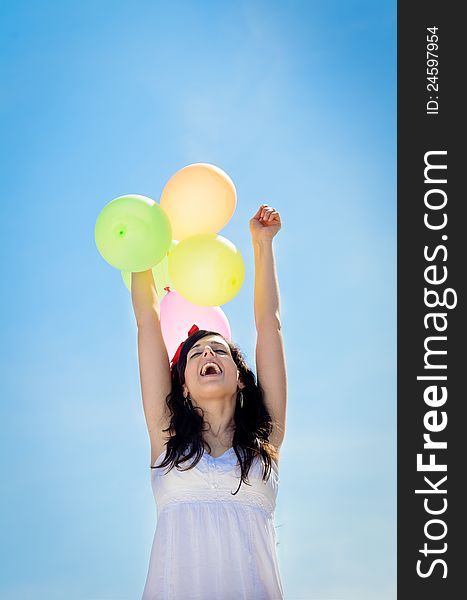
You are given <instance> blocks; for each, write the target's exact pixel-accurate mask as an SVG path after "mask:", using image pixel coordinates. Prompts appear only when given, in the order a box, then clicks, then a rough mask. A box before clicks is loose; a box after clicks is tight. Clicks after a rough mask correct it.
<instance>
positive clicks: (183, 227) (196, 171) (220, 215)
mask: <svg viewBox="0 0 467 600" xmlns="http://www.w3.org/2000/svg"><path fill="white" fill-rule="evenodd" d="M236 205H237V192H236V190H235V186H234V183H233V181H232V180H231V179H230V177H229V176H228V175H227V173H226V172H225V171H223V170H222V169H220V168H219V167H216V166H215V165H211V164H209V163H195V164H192V165H188V166H187V167H184V168H183V169H180V171H177V172H176V173H175V174H174V175H172V177H171V178H170V179H169V181H168V182H167V184H166V186H165V188H164V189H163V191H162V195H161V198H160V206H161V208H162V209H163V210H164V211H165V213H166V214H167V216H168V217H169V220H170V224H171V226H172V236H173V237H174V238H175V239H177V240H183V239H185V238H187V237H188V236H191V235H196V234H198V233H217V232H218V231H219V230H220V229H222V228H223V227H225V226H226V225H227V223H228V222H229V221H230V219H231V218H232V215H233V214H234V212H235V207H236Z"/></svg>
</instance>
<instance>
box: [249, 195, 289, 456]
mask: <svg viewBox="0 0 467 600" xmlns="http://www.w3.org/2000/svg"><path fill="white" fill-rule="evenodd" d="M280 228H281V218H280V215H279V213H278V211H276V210H275V209H274V208H271V207H270V206H268V205H266V204H262V205H261V206H260V208H259V209H258V211H257V213H256V214H255V215H254V216H253V218H252V219H251V220H250V231H251V235H252V243H253V251H254V258H255V291H254V295H255V298H254V312H255V323H256V332H257V339H256V372H257V379H258V383H259V384H260V386H261V388H262V390H263V392H264V401H265V404H266V407H267V409H268V411H269V414H270V415H271V418H272V420H273V422H274V428H273V432H272V434H271V436H270V442H271V444H272V445H273V446H274V447H275V448H279V447H280V445H281V444H282V442H283V440H284V436H285V418H286V403H287V374H286V365H285V353H284V341H283V339H282V334H281V321H280V298H279V284H278V279H277V273H276V265H275V260H274V249H273V244H272V240H273V238H274V236H275V235H276V234H277V233H278V232H279V230H280Z"/></svg>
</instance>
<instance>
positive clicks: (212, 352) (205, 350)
mask: <svg viewBox="0 0 467 600" xmlns="http://www.w3.org/2000/svg"><path fill="white" fill-rule="evenodd" d="M208 348H209V350H210V351H211V354H212V355H214V350H213V349H212V348H211V346H209V345H208V346H206V348H205V349H204V356H206V352H207V351H208Z"/></svg>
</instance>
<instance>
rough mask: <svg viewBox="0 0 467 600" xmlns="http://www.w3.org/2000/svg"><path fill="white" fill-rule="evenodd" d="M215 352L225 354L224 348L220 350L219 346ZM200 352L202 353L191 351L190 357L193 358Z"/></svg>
mask: <svg viewBox="0 0 467 600" xmlns="http://www.w3.org/2000/svg"><path fill="white" fill-rule="evenodd" d="M215 352H223V353H224V354H227V351H226V350H222V349H221V348H218V349H217V350H215ZM200 354H202V353H201V352H193V354H192V355H191V357H190V358H194V357H195V356H199V355H200Z"/></svg>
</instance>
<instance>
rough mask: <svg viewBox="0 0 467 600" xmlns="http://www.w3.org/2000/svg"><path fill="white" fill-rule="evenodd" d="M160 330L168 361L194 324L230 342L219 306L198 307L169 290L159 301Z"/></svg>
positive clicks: (227, 325)
mask: <svg viewBox="0 0 467 600" xmlns="http://www.w3.org/2000/svg"><path fill="white" fill-rule="evenodd" d="M160 307H161V329H162V336H163V338H164V341H165V345H166V347H167V352H168V354H169V360H172V357H173V355H174V354H175V352H176V351H177V348H178V346H179V345H180V342H183V341H184V340H186V338H187V337H188V331H189V330H190V329H191V327H192V325H193V324H195V325H197V326H198V327H199V329H209V330H210V331H215V332H217V333H220V334H221V335H222V336H224V337H225V339H226V340H229V341H230V340H231V331H230V325H229V321H228V320H227V317H226V316H225V313H224V311H223V310H222V309H221V307H220V306H198V305H196V304H192V303H191V302H188V300H186V299H185V298H184V297H183V296H181V295H180V294H179V293H178V292H176V291H172V290H170V291H169V292H168V293H167V294H166V295H165V296H164V297H163V298H162V300H161V303H160Z"/></svg>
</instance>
